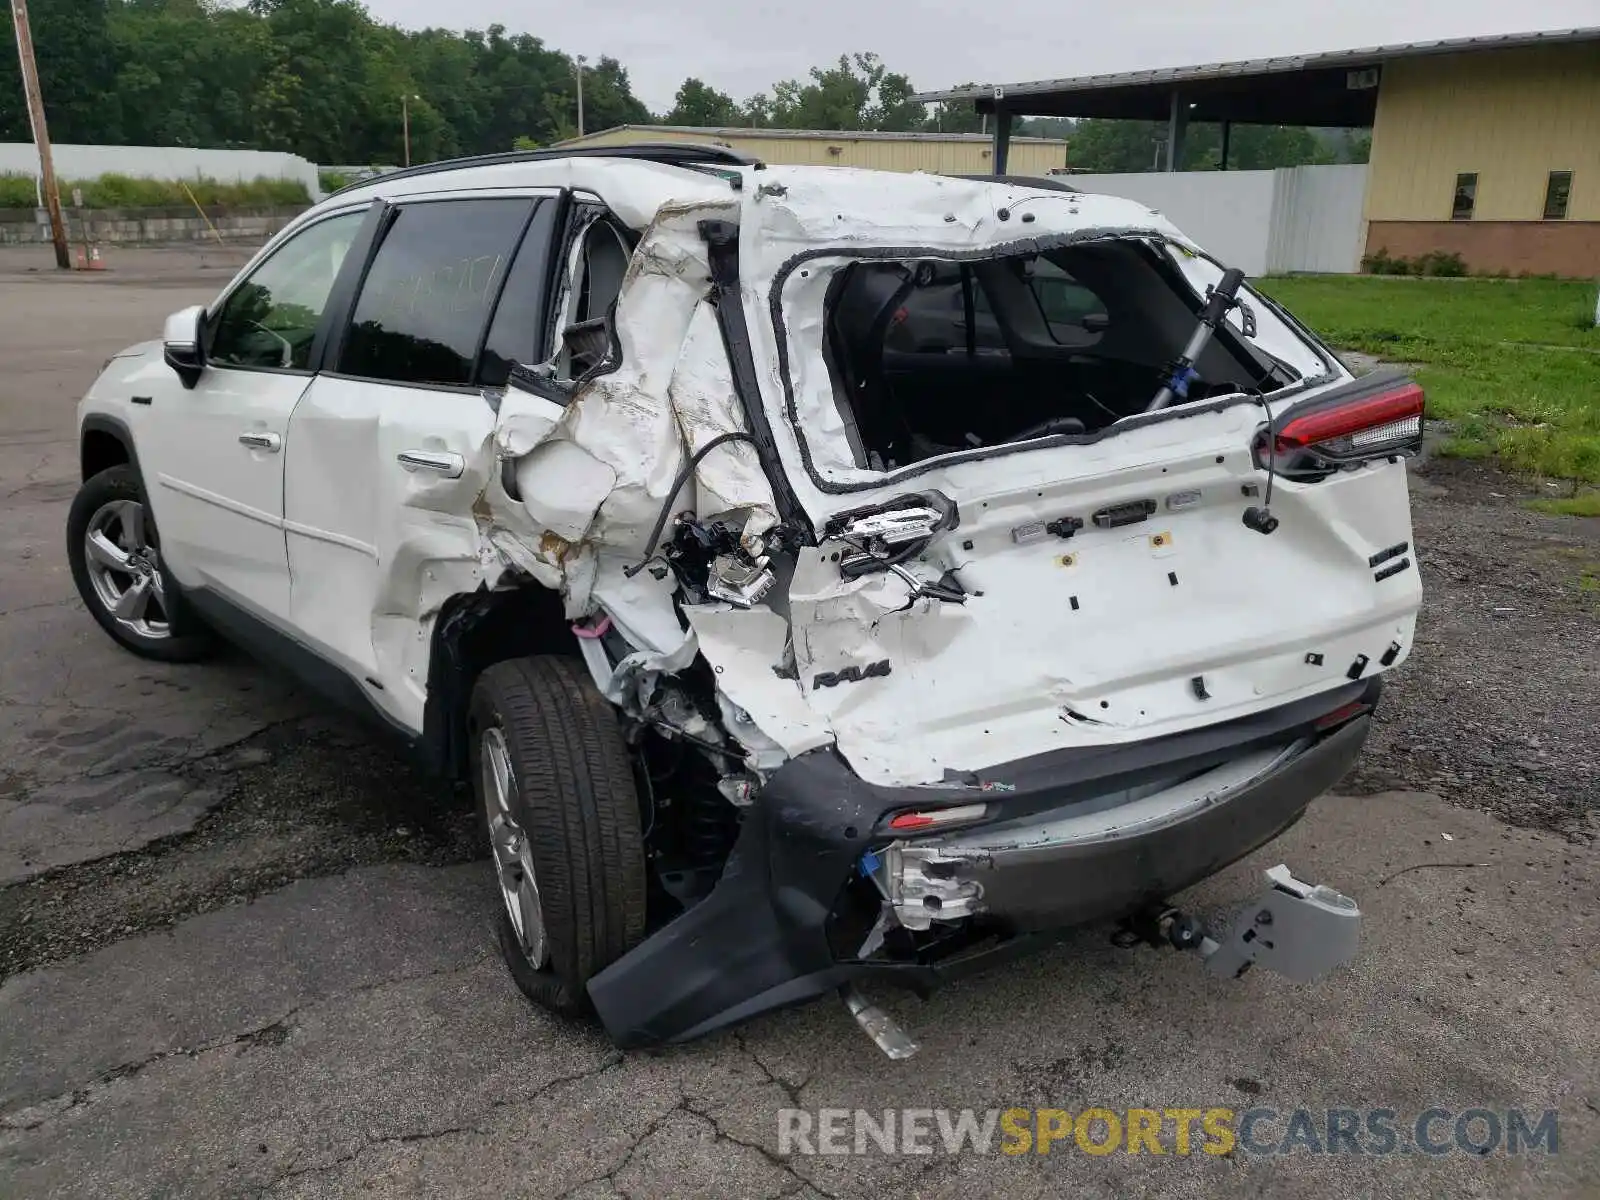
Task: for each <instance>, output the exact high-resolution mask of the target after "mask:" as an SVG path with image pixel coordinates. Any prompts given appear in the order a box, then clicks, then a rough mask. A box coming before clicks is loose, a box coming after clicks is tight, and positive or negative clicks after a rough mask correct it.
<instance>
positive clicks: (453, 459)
mask: <svg viewBox="0 0 1600 1200" xmlns="http://www.w3.org/2000/svg"><path fill="white" fill-rule="evenodd" d="M395 457H396V458H398V459H399V460H400V465H401V466H402V467H404V468H405V469H406V470H408V471H432V472H433V473H434V474H435V475H443V476H444V477H445V478H446V479H460V478H461V475H462V473H463V472H464V471H465V470H466V469H467V460H466V459H464V458H462V457H461V455H459V454H451V453H449V452H448V451H440V450H402V451H400V453H399V454H398V455H396V456H395Z"/></svg>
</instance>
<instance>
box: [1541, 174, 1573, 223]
mask: <svg viewBox="0 0 1600 1200" xmlns="http://www.w3.org/2000/svg"><path fill="white" fill-rule="evenodd" d="M1571 197H1572V172H1571V171H1551V172H1550V178H1549V179H1548V180H1546V181H1545V185H1544V219H1545V220H1546V221H1565V220H1566V219H1567V201H1568V200H1569V199H1571Z"/></svg>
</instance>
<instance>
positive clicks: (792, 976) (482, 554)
mask: <svg viewBox="0 0 1600 1200" xmlns="http://www.w3.org/2000/svg"><path fill="white" fill-rule="evenodd" d="M1241 279H1242V277H1241V276H1240V275H1239V274H1238V273H1237V272H1233V271H1227V272H1225V271H1224V270H1223V269H1222V268H1221V267H1220V266H1218V265H1217V264H1216V263H1215V262H1213V261H1212V260H1211V259H1210V258H1209V257H1207V256H1206V255H1205V254H1204V253H1203V252H1202V251H1201V250H1200V249H1199V248H1198V247H1197V246H1195V245H1194V244H1193V243H1192V242H1190V241H1189V240H1188V239H1186V238H1185V237H1184V236H1183V235H1182V234H1181V233H1180V232H1179V231H1178V230H1177V229H1175V228H1174V227H1173V226H1172V225H1171V224H1170V223H1169V222H1167V221H1166V220H1165V219H1164V218H1162V217H1161V216H1160V215H1159V214H1157V213H1155V212H1153V211H1151V210H1149V209H1147V208H1144V207H1142V206H1140V205H1138V204H1134V203H1131V202H1129V201H1125V200H1119V199H1113V198H1110V197H1104V196H1095V195H1086V194H1080V193H1077V192H1074V191H1071V190H1069V189H1065V188H1062V187H1061V186H1060V185H1059V184H1054V183H1051V182H1050V181H1045V180H1037V181H1019V180H1011V179H1007V180H993V181H981V180H968V179H953V178H945V177H938V176H929V175H922V174H912V175H901V174H886V173H878V172H870V171H855V170H844V169H827V168H800V167H795V168H787V167H785V168H770V169H769V168H763V167H762V166H761V165H760V164H758V163H751V162H749V161H747V160H744V159H742V158H740V157H738V156H736V155H734V154H732V153H731V152H728V151H724V150H719V149H716V148H706V147H687V146H682V145H676V146H638V147H624V148H609V149H606V150H604V151H603V152H600V153H590V154H560V153H553V152H542V153H527V154H521V153H519V154H509V155H499V156H494V157H492V158H487V159H474V160H466V161H461V162H454V163H442V164H434V165H430V166H426V167H419V168H414V169H411V170H407V171H401V172H398V173H395V174H390V175H385V176H383V177H381V178H377V179H373V180H369V181H366V182H363V183H360V184H357V185H355V186H353V187H351V188H348V189H346V190H344V191H342V192H340V193H338V194H336V195H334V196H333V197H331V198H329V199H328V200H326V201H324V202H323V203H322V204H319V205H318V206H316V207H315V208H313V209H312V210H311V211H310V212H308V213H306V214H305V215H304V216H302V217H301V218H299V219H298V220H296V221H295V222H294V223H293V224H292V225H291V226H290V227H289V228H287V229H285V230H284V231H283V232H282V233H281V234H280V235H279V236H277V237H276V238H274V239H273V240H272V242H271V243H270V244H269V245H267V246H266V247H265V248H264V249H263V250H262V251H261V253H260V254H259V255H257V256H256V258H255V259H254V260H253V261H252V262H251V263H250V264H249V266H247V267H246V268H245V269H244V270H243V271H242V272H241V273H240V275H239V277H238V278H237V279H236V280H234V281H233V283H231V284H230V285H229V286H228V288H227V289H226V290H225V291H224V292H223V293H222V295H221V296H219V297H218V298H217V300H216V302H215V303H213V304H212V305H210V306H209V307H207V308H204V309H201V308H193V309H188V310H185V311H183V312H180V313H177V314H175V315H174V316H173V317H171V318H170V319H169V320H168V322H167V327H166V332H165V338H164V340H163V341H162V342H155V343H150V344H147V345H142V346H136V347H133V348H131V349H129V350H127V351H125V352H124V353H122V354H120V355H118V356H117V357H116V358H115V359H114V360H113V361H111V362H110V363H109V364H108V365H107V367H106V369H105V371H104V373H103V374H102V375H101V377H100V378H99V379H98V380H97V381H96V383H95V384H94V387H93V388H92V389H91V391H90V392H89V395H88V396H87V397H86V398H85V399H84V401H83V403H82V405H81V408H80V428H81V445H82V464H83V479H84V483H83V487H82V490H81V491H80V493H79V495H78V497H77V499H76V501H75V502H74V504H73V507H72V512H71V517H70V522H69V529H68V543H67V544H68V550H69V552H70V555H71V561H72V568H73V574H74V578H75V579H76V581H77V584H78V587H79V590H80V592H81V593H82V595H83V598H84V601H85V603H86V604H87V605H88V607H89V610H90V612H91V613H92V614H93V616H94V617H95V619H96V620H97V621H98V622H99V623H100V624H101V625H102V627H104V628H105V629H106V631H107V632H108V633H110V634H111V636H112V637H114V638H115V639H117V641H119V642H120V643H122V644H123V645H124V646H126V647H128V648H129V649H130V650H133V651H134V652H136V653H139V654H143V655H147V656H149V657H153V658H161V659H168V660H183V659H190V658H195V657H198V656H199V655H201V654H202V653H203V652H204V651H205V650H206V648H207V647H208V646H209V645H210V644H211V640H212V637H213V635H214V634H215V633H221V634H223V635H224V636H226V637H229V638H230V639H234V640H236V641H239V642H241V643H244V644H246V645H249V646H253V647H256V648H257V649H258V650H259V651H260V652H261V654H262V655H263V657H266V658H268V659H270V660H273V661H276V662H279V663H282V664H284V665H286V666H288V667H290V668H293V669H295V670H296V671H298V672H299V673H300V674H301V675H303V676H304V677H305V678H307V679H309V680H310V681H312V682H314V683H315V684H318V685H320V686H321V687H322V688H323V689H325V690H326V691H327V692H328V693H330V694H331V695H333V696H335V697H337V698H339V699H341V700H343V701H345V702H347V703H348V704H350V705H351V706H352V707H354V708H356V709H358V710H361V711H364V712H367V713H370V714H373V715H375V716H376V717H377V718H378V719H379V720H381V721H382V722H383V723H385V724H386V725H388V726H390V727H392V728H393V729H394V730H395V731H396V732H398V733H399V734H400V735H401V736H402V737H404V738H405V739H407V740H408V741H409V742H410V743H412V744H413V745H414V746H415V747H416V748H417V749H418V750H419V751H420V752H422V754H423V755H424V757H425V758H426V759H427V760H428V761H429V762H430V763H432V764H433V765H434V766H436V767H437V768H438V769H439V771H440V772H441V773H442V774H443V775H444V776H445V778H447V779H452V780H466V781H469V782H470V784H471V786H472V787H473V788H474V789H475V791H476V795H477V798H478V802H479V804H480V805H481V807H482V810H483V815H484V821H485V825H486V829H487V833H488V836H489V839H490V843H491V847H492V851H493V862H494V874H495V879H496V882H497V885H498V887H499V889H500V891H501V893H502V895H503V897H504V900H505V907H504V912H503V914H502V916H501V919H500V929H499V936H500V941H501V944H502V946H503V948H504V951H505V954H506V958H507V961H508V962H509V964H510V967H511V970H512V972H513V973H514V975H515V977H516V979H517V982H518V983H519V984H520V985H521V987H522V988H523V990H524V991H526V992H527V993H528V995H529V996H530V997H532V998H534V999H535V1000H537V1001H539V1002H541V1003H544V1004H547V1005H550V1006H551V1007H553V1008H555V1009H557V1010H560V1011H566V1012H572V1011H578V1010H582V1009H585V1008H588V1007H593V1008H594V1009H596V1010H597V1011H598V1013H599V1015H600V1017H601V1019H602V1020H603V1021H604V1023H605V1025H606V1027H607V1028H608V1030H609V1031H610V1032H611V1034H612V1035H613V1036H614V1037H615V1038H616V1039H617V1040H618V1041H619V1042H621V1043H623V1044H633V1043H642V1042H653V1041H663V1040H675V1039H681V1038H685V1037H692V1036H696V1035H698V1034H701V1033H704V1032H706V1031H708V1030H710V1029H713V1028H717V1027H719V1026H722V1025H726V1024H728V1023H730V1022H733V1021H737V1020H742V1019H744V1018H746V1017H748V1016H750V1015H752V1014H754V1013H757V1012H760V1011H763V1010H766V1009H769V1008H773V1007H776V1006H780V1005H786V1004H790V1003H794V1002H796V1001H799V1000H803V999H806V998H808V997H811V996H815V995H818V994H820V993H822V992H824V991H827V990H833V989H835V988H838V987H845V988H846V989H847V991H848V995H849V998H850V999H851V1004H852V1007H853V1008H854V1009H856V1010H857V1011H858V1013H860V1014H862V1015H863V1016H864V1018H865V1020H864V1023H866V1024H868V1025H869V1026H871V1027H872V1028H873V1029H874V1030H875V1031H877V1032H879V1033H880V1034H881V1032H882V1030H883V1029H884V1028H885V1026H884V1024H883V1023H882V1021H881V1020H879V1019H878V1017H879V1016H880V1015H879V1014H874V1013H872V1012H871V1010H870V1009H868V1008H867V1007H866V1006H865V1002H864V1001H862V1000H861V999H860V997H859V994H858V993H856V992H854V990H853V985H854V984H855V983H857V982H859V981H862V980H883V981H886V982H893V983H901V984H906V985H909V986H912V987H915V988H924V987H927V986H931V985H932V984H933V983H934V982H936V981H937V980H938V979H940V978H942V977H945V976H948V975H950V974H952V973H955V972H957V971H961V970H965V969H968V968H970V967H971V966H973V965H976V964H979V963H983V962H987V961H990V960H992V959H994V958H996V957H1000V956H1004V955H1006V954H1011V953H1015V952H1017V951H1019V950H1022V949H1026V948H1028V947H1031V946H1035V945H1041V944H1045V943H1048V942H1049V941H1050V940H1051V939H1052V938H1053V937H1054V936H1055V935H1056V934H1057V933H1058V932H1059V931H1060V930H1061V929H1063V928H1066V927H1069V926H1072V925H1075V924H1080V923H1083V922H1086V921H1091V920H1099V919H1108V918H1130V917H1131V918H1140V917H1148V918H1152V920H1150V921H1147V922H1146V923H1145V925H1144V928H1145V929H1146V931H1147V932H1149V933H1151V935H1152V936H1155V935H1161V936H1165V937H1167V938H1168V939H1169V940H1171V941H1173V942H1174V943H1176V944H1180V945H1190V944H1193V945H1196V946H1199V947H1200V948H1202V949H1206V950H1208V952H1209V950H1214V949H1215V948H1216V943H1214V942H1213V941H1211V940H1210V939H1207V938H1205V937H1204V936H1203V935H1202V933H1201V931H1200V930H1199V929H1198V927H1197V926H1196V924H1195V923H1194V922H1193V921H1191V920H1189V919H1187V918H1185V917H1183V915H1182V914H1179V913H1176V912H1174V911H1172V910H1170V909H1164V908H1163V907H1162V905H1163V903H1164V901H1165V900H1166V898H1167V897H1169V896H1171V895H1172V894H1174V893H1175V892H1177V891H1179V890H1180V889H1182V888H1185V887H1187V886H1189V885H1190V884H1193V883H1195V882H1196V881H1198V880H1200V879H1202V878H1205V877H1206V876H1208V875H1210V874H1212V873H1214V872H1216V871H1217V870H1219V869H1220V868H1221V867H1223V866H1225V865H1226V864H1228V863H1230V862H1232V861H1234V860H1235V859H1237V858H1238V857H1239V856H1241V855H1243V854H1245V853H1246V852H1248V851H1250V850H1251V849H1253V848H1255V847H1257V846H1259V845H1261V844H1263V843H1265V842H1267V841H1269V840H1270V839H1271V838H1273V837H1274V836H1276V835H1277V834H1278V833H1279V832H1280V831H1282V830H1283V829H1284V828H1285V827H1287V826H1288V825H1289V824H1291V823H1292V822H1294V821H1295V820H1296V819H1298V817H1299V816H1300V815H1301V813H1302V812H1303V811H1304V809H1305V807H1306V805H1307V804H1308V803H1309V802H1310V801H1311V800H1312V799H1313V798H1314V797H1315V796H1317V795H1318V794H1320V793H1321V792H1322V791H1324V790H1325V789H1326V788H1328V787H1329V786H1330V785H1332V784H1333V783H1334V782H1336V781H1337V780H1338V779H1339V778H1340V776H1341V775H1343V774H1344V772H1345V771H1346V770H1347V769H1348V768H1349V766H1350V764H1351V763H1352V761H1353V760H1354V759H1355V757H1356V755H1357V753H1358V752H1359V749H1360V747H1361V744H1362V742H1363V740H1364V738H1365V736H1366V731H1367V725H1368V720H1369V714H1370V712H1371V709H1372V707H1373V705H1374V704H1375V703H1376V701H1377V697H1378V691H1379V686H1380V684H1379V677H1380V676H1381V675H1382V673H1383V672H1384V671H1386V670H1387V669H1389V668H1391V667H1393V666H1394V665H1396V664H1397V663H1398V662H1399V661H1401V660H1402V659H1403V658H1404V656H1405V655H1406V653H1407V652H1408V651H1409V649H1410V646H1411V640H1412V629H1413V624H1414V620H1415V614H1416V612H1417V608H1418V604H1419V601H1420V587H1419V583H1418V574H1417V571H1416V570H1415V569H1413V563H1414V561H1415V555H1414V552H1413V550H1412V547H1411V544H1410V543H1411V527H1410V515H1409V508H1408V502H1407V493H1406V474H1405V465H1404V463H1403V462H1402V461H1401V460H1402V459H1403V458H1404V457H1405V456H1407V455H1409V454H1410V453H1412V452H1413V451H1414V450H1415V449H1416V448H1417V447H1418V445H1419V444H1420V440H1421V428H1422V394H1421V392H1420V390H1419V389H1417V388H1416V386H1415V385H1413V384H1411V383H1409V382H1407V381H1405V380H1403V379H1400V378H1396V377H1393V376H1376V377H1368V378H1365V379H1361V380H1356V379H1353V378H1352V377H1351V376H1350V374H1349V373H1348V372H1347V371H1346V370H1345V369H1344V368H1343V367H1342V366H1341V365H1340V364H1339V362H1338V361H1337V360H1336V359H1335V358H1334V357H1333V355H1332V354H1330V353H1329V352H1328V351H1327V350H1326V348H1324V347H1323V346H1322V345H1321V344H1320V343H1319V342H1318V341H1317V340H1316V339H1315V338H1314V337H1312V336H1311V335H1310V334H1309V333H1307V332H1306V330H1305V329H1304V328H1302V327H1301V326H1300V325H1298V324H1297V323H1296V322H1295V321H1294V320H1293V319H1292V318H1291V317H1289V316H1288V315H1287V314H1286V313H1284V312H1283V311H1282V310H1281V309H1280V308H1279V307H1278V306H1277V305H1276V304H1274V303H1273V302H1272V301H1270V300H1268V299H1267V298H1266V297H1264V296H1262V295H1260V294H1259V293H1256V292H1254V291H1252V290H1251V289H1249V288H1248V287H1246V286H1243V285H1242V282H1241ZM158 531H159V532H158ZM1285 880H1287V882H1285ZM1273 891H1274V894H1275V895H1276V896H1277V897H1278V900H1277V903H1279V904H1280V905H1287V906H1289V908H1290V909H1292V910H1293V911H1294V913H1299V914H1301V915H1302V916H1303V915H1304V914H1305V913H1311V914H1312V916H1311V917H1310V918H1307V919H1308V920H1322V919H1323V918H1324V917H1326V918H1327V920H1329V921H1334V922H1335V923H1336V924H1338V925H1339V927H1340V928H1341V929H1348V930H1349V938H1346V937H1345V935H1344V934H1342V933H1341V934H1338V935H1330V934H1328V933H1327V931H1326V930H1325V929H1324V930H1323V932H1321V933H1319V934H1318V936H1317V937H1316V938H1315V939H1313V940H1314V941H1315V942H1316V945H1317V946H1318V947H1321V949H1313V950H1312V951H1310V952H1309V953H1310V955H1311V959H1314V960H1315V961H1310V960H1308V959H1306V958H1305V954H1306V953H1307V951H1306V945H1307V942H1306V938H1305V937H1301V938H1300V939H1299V940H1298V942H1296V939H1295V938H1294V937H1293V935H1292V932H1291V927H1293V926H1294V925H1295V921H1296V920H1297V919H1298V918H1297V917H1293V914H1287V915H1283V916H1280V921H1279V924H1278V927H1277V928H1278V930H1279V932H1280V934H1281V936H1279V937H1276V938H1267V937H1261V938H1256V937H1255V936H1254V934H1253V933H1250V931H1248V930H1246V931H1245V932H1244V933H1239V934H1238V936H1237V937H1236V938H1235V940H1234V942H1233V943H1232V944H1231V947H1232V948H1231V950H1230V951H1229V955H1231V956H1232V957H1231V958H1230V957H1229V955H1223V956H1221V957H1219V958H1218V960H1217V961H1219V962H1221V961H1224V960H1226V961H1228V962H1229V963H1230V964H1231V967H1230V969H1232V968H1233V967H1237V968H1238V969H1242V967H1243V966H1244V965H1248V963H1249V962H1251V961H1263V962H1267V963H1270V964H1271V965H1275V966H1277V967H1279V968H1280V969H1286V970H1289V971H1290V973H1296V972H1300V973H1304V974H1315V973H1317V972H1318V971H1320V970H1322V969H1326V968H1327V967H1328V966H1330V965H1333V963H1335V962H1337V961H1339V960H1341V959H1342V958H1344V957H1347V956H1348V953H1349V952H1350V950H1351V949H1353V941H1351V940H1349V939H1351V938H1353V936H1354V933H1353V930H1354V925H1353V916H1354V906H1353V905H1351V904H1350V903H1349V902H1348V901H1344V900H1343V898H1342V897H1337V894H1336V893H1331V892H1328V891H1327V890H1326V889H1315V890H1313V889H1310V888H1309V887H1306V886H1303V885H1299V884H1298V883H1297V882H1296V881H1293V880H1292V879H1291V878H1289V877H1288V876H1287V874H1286V873H1284V874H1283V875H1282V877H1275V883H1274V888H1273ZM1153 906H1154V907H1153ZM1313 910H1315V911H1314V912H1313ZM1263 911H1264V910H1263ZM1318 914H1321V915H1318ZM1335 918H1338V920H1335ZM1347 918H1348V919H1347ZM1268 919H1269V920H1270V919H1271V918H1270V915H1269V917H1268ZM1237 932H1238V931H1236V933H1237ZM1246 934H1249V936H1246ZM1307 936H1309V935H1307ZM1295 954H1298V955H1300V956H1301V957H1300V958H1299V959H1297V960H1295V961H1293V962H1291V961H1289V959H1290V957H1292V956H1293V955H1295ZM880 1040H882V1038H880Z"/></svg>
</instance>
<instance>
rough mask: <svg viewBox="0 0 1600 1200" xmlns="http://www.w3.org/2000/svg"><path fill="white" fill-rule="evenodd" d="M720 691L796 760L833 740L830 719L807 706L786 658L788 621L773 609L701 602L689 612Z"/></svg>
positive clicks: (702, 650) (701, 647) (690, 622)
mask: <svg viewBox="0 0 1600 1200" xmlns="http://www.w3.org/2000/svg"><path fill="white" fill-rule="evenodd" d="M686 615H687V616H688V618H689V624H690V625H691V626H692V627H693V628H694V631H695V636H696V637H698V638H699V640H700V650H701V652H702V653H703V654H704V655H705V656H706V661H707V662H709V663H710V664H711V669H712V671H713V672H714V673H715V675H716V680H717V688H718V690H719V691H720V692H721V693H723V694H724V695H726V696H727V697H728V699H729V700H731V701H732V702H733V703H734V704H737V705H738V706H739V707H740V708H741V709H743V710H744V711H745V712H746V713H748V714H749V716H750V719H751V720H752V721H753V722H754V724H755V726H756V727H757V728H758V729H759V730H761V731H762V732H763V733H765V734H766V735H767V736H768V737H770V738H771V739H772V740H773V741H774V742H776V743H777V744H778V745H779V746H781V747H783V749H784V751H785V752H787V753H788V754H789V755H791V756H793V755H796V754H804V753H805V752H806V751H807V750H815V749H817V748H818V747H821V746H826V745H828V744H829V743H830V742H832V741H833V734H832V732H831V730H830V729H829V725H828V721H827V719H826V718H825V717H824V716H823V715H822V714H820V713H818V712H817V711H816V710H815V709H814V708H812V707H811V706H810V705H809V704H807V703H806V700H805V697H804V695H803V694H802V692H801V689H800V685H799V683H798V682H797V681H796V680H795V678H794V672H793V670H792V669H791V668H790V666H789V665H788V663H787V660H786V652H785V651H786V647H787V645H788V641H789V623H788V622H787V621H785V620H784V619H783V618H782V617H780V616H779V615H778V614H777V613H775V612H773V611H772V610H771V609H770V608H766V607H759V606H758V607H756V608H752V609H737V608H734V607H733V606H732V605H729V604H702V605H697V606H695V607H693V608H690V609H687V610H686Z"/></svg>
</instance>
